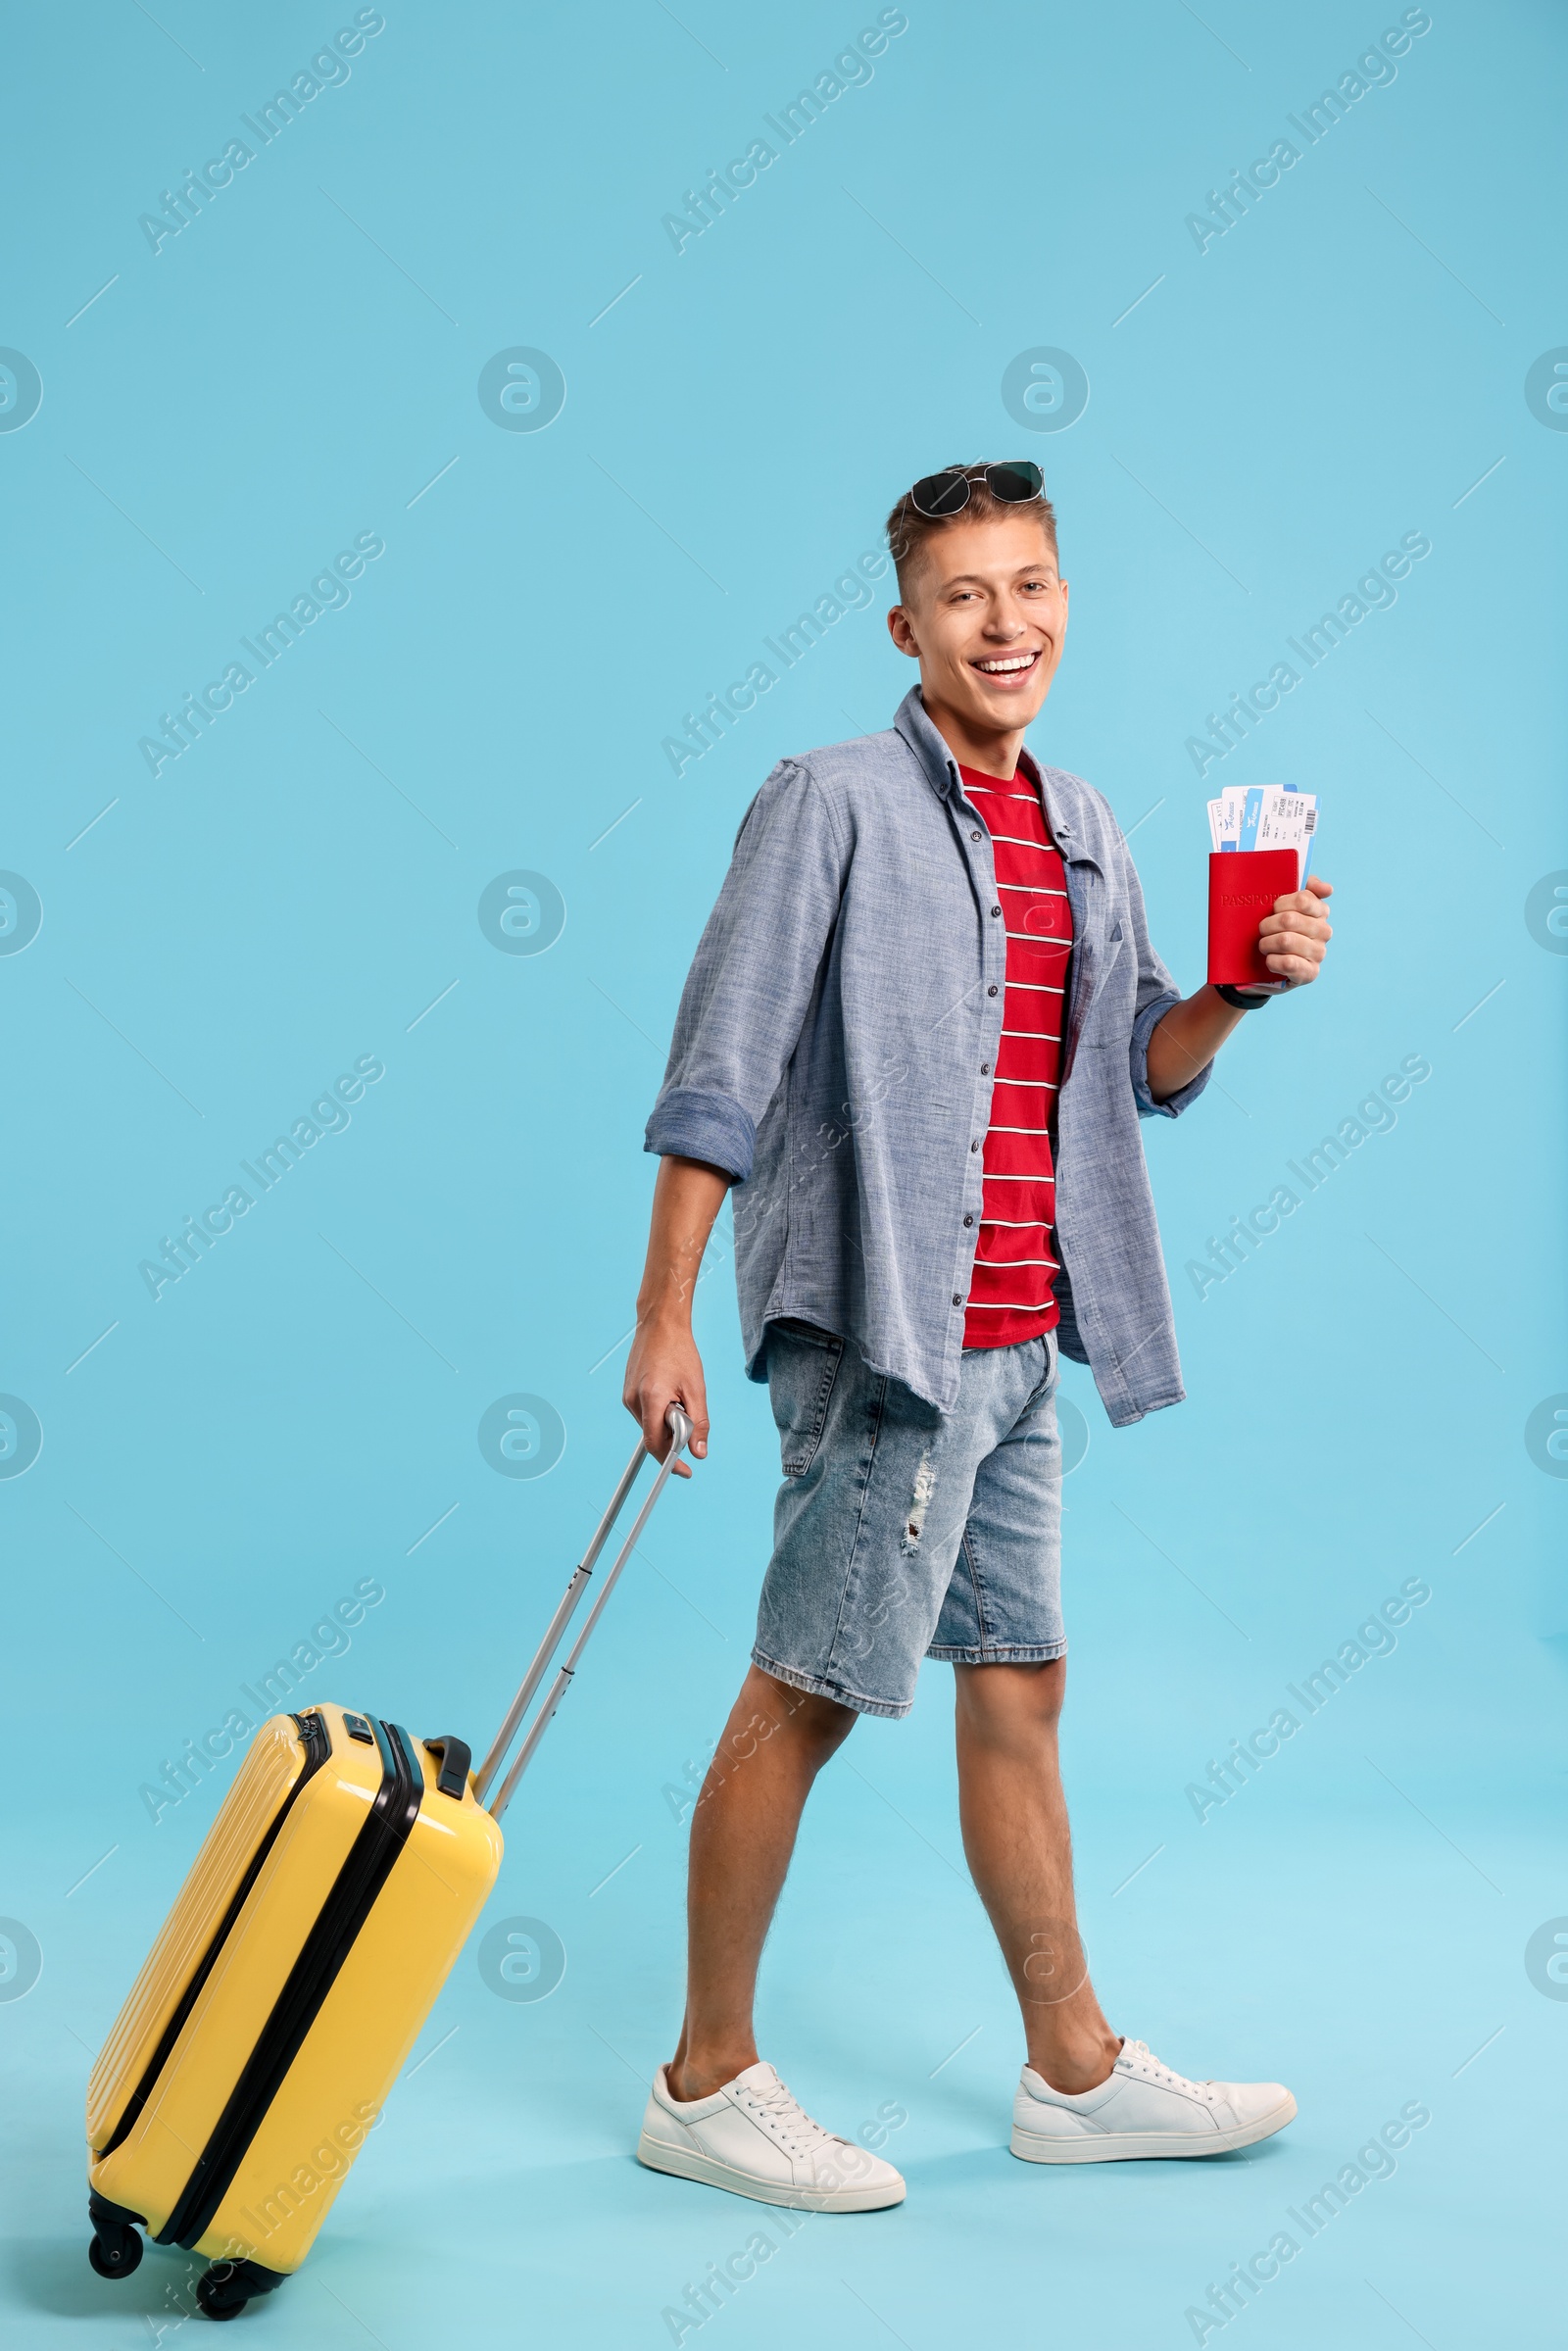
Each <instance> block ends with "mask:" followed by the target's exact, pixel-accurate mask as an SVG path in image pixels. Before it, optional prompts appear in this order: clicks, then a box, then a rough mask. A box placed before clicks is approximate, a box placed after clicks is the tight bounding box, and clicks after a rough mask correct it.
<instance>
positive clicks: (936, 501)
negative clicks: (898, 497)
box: [909, 458, 1046, 522]
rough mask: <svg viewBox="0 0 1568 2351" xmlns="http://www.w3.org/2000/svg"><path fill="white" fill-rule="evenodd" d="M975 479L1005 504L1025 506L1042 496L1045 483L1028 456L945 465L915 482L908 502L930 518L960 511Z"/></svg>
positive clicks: (934, 519)
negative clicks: (1008, 460)
mask: <svg viewBox="0 0 1568 2351" xmlns="http://www.w3.org/2000/svg"><path fill="white" fill-rule="evenodd" d="M977 481H983V482H984V483H985V485H986V487H987V489H988V490H989V491H990V492H991V495H992V497H993V498H995V499H998V500H1000V501H1001V503H1002V504H1003V505H1004V506H1024V505H1026V504H1027V503H1028V501H1029V500H1030V499H1031V498H1039V497H1041V496H1042V495H1043V493H1044V491H1045V487H1046V477H1045V475H1044V474H1043V473H1042V472H1041V470H1040V467H1039V466H1038V465H1034V464H1033V463H1032V462H1031V461H1030V460H1029V459H1028V458H1017V459H1014V460H1013V461H1012V462H1011V463H1009V464H1007V465H944V466H943V468H942V471H941V472H940V473H927V474H925V475H924V476H923V477H922V479H921V480H919V481H917V482H916V483H915V485H914V488H913V489H912V490H911V491H910V492H909V504H910V505H911V506H912V507H913V509H914V511H915V513H916V514H924V515H925V516H926V518H927V520H928V521H932V522H936V521H940V520H942V519H943V518H944V517H945V516H947V515H949V514H962V512H963V510H964V508H965V507H966V506H967V505H968V503H969V495H970V488H971V485H972V484H973V483H975V482H977Z"/></svg>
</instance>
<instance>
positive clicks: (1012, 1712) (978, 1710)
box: [955, 1657, 1067, 1739]
mask: <svg viewBox="0 0 1568 2351" xmlns="http://www.w3.org/2000/svg"><path fill="white" fill-rule="evenodd" d="M955 1680H956V1684H957V1707H958V1713H959V1716H960V1718H961V1719H962V1721H963V1723H964V1725H965V1727H966V1728H967V1729H968V1730H970V1731H971V1732H975V1733H978V1734H979V1735H980V1736H982V1737H990V1738H1003V1739H1005V1738H1011V1737H1017V1736H1019V1735H1024V1736H1027V1735H1028V1734H1029V1733H1030V1732H1034V1731H1054V1729H1055V1727H1056V1723H1057V1720H1058V1718H1059V1717H1060V1714H1061V1704H1062V1699H1063V1696H1064V1695H1065V1693H1066V1687H1067V1660H1066V1658H1065V1657H1053V1658H1050V1659H1048V1660H1047V1661H1046V1662H1045V1663H1043V1664H1034V1665H960V1666H957V1667H956V1669H955Z"/></svg>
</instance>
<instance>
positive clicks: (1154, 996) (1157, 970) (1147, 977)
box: [1121, 842, 1214, 1118]
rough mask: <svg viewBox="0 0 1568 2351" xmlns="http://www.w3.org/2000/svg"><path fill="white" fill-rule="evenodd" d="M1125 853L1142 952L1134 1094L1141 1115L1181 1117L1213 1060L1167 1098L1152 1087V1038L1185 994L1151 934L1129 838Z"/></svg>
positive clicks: (1137, 942) (1133, 1054)
mask: <svg viewBox="0 0 1568 2351" xmlns="http://www.w3.org/2000/svg"><path fill="white" fill-rule="evenodd" d="M1121 853H1122V856H1123V857H1124V858H1125V860H1126V880H1127V896H1128V900H1129V902H1130V904H1131V906H1132V923H1133V945H1134V948H1135V949H1136V952H1137V955H1138V995H1137V1000H1136V1003H1135V1005H1134V1010H1133V1033H1132V1040H1131V1046H1130V1049H1129V1058H1130V1066H1131V1072H1132V1081H1133V1097H1134V1100H1135V1101H1136V1102H1137V1104H1138V1115H1139V1117H1140V1118H1178V1117H1180V1115H1181V1113H1182V1111H1183V1110H1185V1109H1186V1108H1187V1107H1188V1106H1189V1104H1190V1103H1192V1102H1197V1100H1198V1098H1199V1096H1200V1095H1201V1093H1202V1091H1203V1088H1204V1087H1205V1086H1206V1085H1207V1084H1208V1076H1209V1071H1210V1070H1211V1069H1212V1068H1213V1066H1214V1064H1213V1062H1212V1061H1208V1062H1205V1063H1204V1065H1203V1067H1202V1068H1201V1070H1200V1071H1199V1073H1198V1075H1197V1077H1195V1078H1193V1079H1191V1080H1189V1082H1188V1083H1187V1084H1186V1085H1185V1086H1181V1087H1178V1089H1177V1091H1176V1092H1175V1093H1174V1094H1167V1095H1166V1097H1165V1099H1164V1101H1163V1102H1156V1101H1155V1099H1154V1097H1153V1095H1152V1094H1151V1092H1150V1090H1149V1040H1150V1038H1151V1037H1152V1035H1153V1033H1154V1031H1155V1029H1157V1028H1158V1026H1159V1024H1160V1022H1161V1021H1162V1020H1163V1019H1164V1017H1165V1015H1166V1013H1167V1012H1168V1011H1169V1010H1170V1008H1171V1006H1172V1005H1173V1004H1180V1003H1181V994H1180V991H1179V990H1178V988H1177V986H1176V983H1175V981H1174V980H1173V979H1172V978H1171V975H1170V973H1169V972H1168V971H1167V970H1166V968H1165V966H1164V964H1163V963H1162V962H1161V961H1160V959H1159V957H1158V955H1156V954H1155V953H1154V950H1153V947H1152V943H1151V941H1150V936H1149V922H1148V917H1147V916H1146V914H1145V912H1144V889H1143V884H1142V883H1141V882H1140V881H1139V879H1138V869H1137V867H1136V866H1135V865H1134V863H1133V860H1132V856H1131V853H1130V852H1129V851H1128V849H1127V845H1126V843H1125V842H1123V843H1122V844H1121Z"/></svg>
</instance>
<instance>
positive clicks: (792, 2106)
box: [745, 2075, 844, 2158]
mask: <svg viewBox="0 0 1568 2351" xmlns="http://www.w3.org/2000/svg"><path fill="white" fill-rule="evenodd" d="M745 2095H746V2099H747V2102H748V2104H749V2105H750V2106H751V2107H752V2108H753V2110H754V2112H755V2113H756V2114H757V2116H758V2119H759V2120H760V2122H762V2123H763V2124H765V2125H766V2126H767V2128H768V2129H769V2130H770V2131H772V2133H773V2135H774V2137H775V2138H776V2139H777V2140H778V2141H779V2143H780V2145H781V2146H782V2147H783V2148H784V2150H785V2152H786V2154H789V2155H797V2156H801V2157H803V2158H804V2157H809V2156H812V2155H814V2154H816V2152H817V2151H818V2149H819V2148H822V2147H831V2146H838V2145H842V2144H843V2143H844V2142H843V2141H842V2140H838V2139H835V2137H834V2135H833V2133H832V2131H824V2130H823V2128H822V2126H821V2124H820V2123H814V2122H812V2120H811V2118H810V2116H809V2114H808V2113H807V2111H806V2109H805V2107H804V2106H803V2105H802V2104H801V2102H800V2100H799V2099H798V2098H797V2097H796V2096H795V2095H794V2093H793V2091H792V2090H791V2089H790V2087H789V2085H788V2083H787V2082H780V2081H779V2080H778V2078H777V2076H776V2075H775V2076H774V2079H773V2082H772V2086H771V2087H770V2088H768V2089H748V2090H747V2091H746V2093H745Z"/></svg>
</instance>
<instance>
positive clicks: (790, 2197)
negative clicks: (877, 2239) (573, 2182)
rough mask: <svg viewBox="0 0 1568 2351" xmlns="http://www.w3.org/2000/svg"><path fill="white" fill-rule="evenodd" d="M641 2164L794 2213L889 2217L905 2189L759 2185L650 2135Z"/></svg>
mask: <svg viewBox="0 0 1568 2351" xmlns="http://www.w3.org/2000/svg"><path fill="white" fill-rule="evenodd" d="M637 2161H638V2162H639V2163H644V2164H646V2165H647V2166H648V2169H649V2170H650V2171H651V2172H668V2173H669V2174H670V2176H671V2177H672V2178H673V2179H676V2180H699V2181H700V2182H701V2183H702V2185H703V2186H704V2187H722V2188H727V2189H728V2190H729V2192H730V2194H731V2195H732V2196H750V2197H751V2199H752V2201H753V2202H754V2203H756V2204H783V2205H786V2206H787V2207H788V2208H789V2209H790V2210H791V2211H792V2212H884V2211H886V2210H887V2208H888V2207H889V2206H890V2205H893V2204H902V2203H903V2202H904V2198H905V2185H904V2181H903V2180H900V2181H899V2184H898V2186H897V2188H887V2187H834V2188H809V2187H784V2186H782V2185H780V2184H778V2183H777V2182H775V2181H773V2180H757V2179H754V2178H753V2176H752V2175H751V2173H750V2172H738V2171H736V2169H735V2167H734V2166H733V2164H727V2163H716V2162H715V2161H714V2160H713V2158H712V2156H711V2155H699V2154H697V2153H696V2152H695V2151H694V2150H693V2149H691V2148H689V2147H673V2146H671V2145H670V2143H669V2141H668V2140H667V2139H662V2138H653V2137H651V2136H650V2134H649V2133H648V2132H647V2131H644V2132H643V2134H642V2136H641V2137H640V2138H639V2139H638V2141H637Z"/></svg>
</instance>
